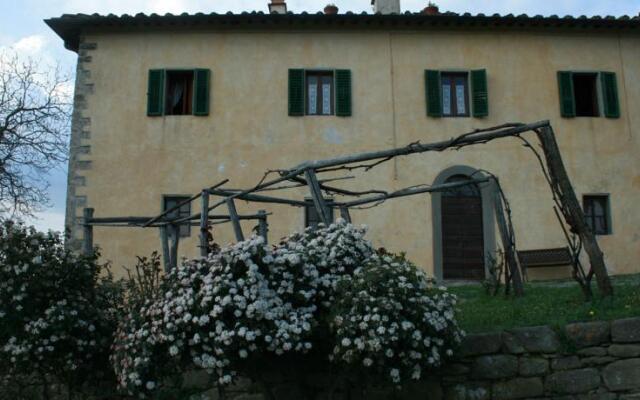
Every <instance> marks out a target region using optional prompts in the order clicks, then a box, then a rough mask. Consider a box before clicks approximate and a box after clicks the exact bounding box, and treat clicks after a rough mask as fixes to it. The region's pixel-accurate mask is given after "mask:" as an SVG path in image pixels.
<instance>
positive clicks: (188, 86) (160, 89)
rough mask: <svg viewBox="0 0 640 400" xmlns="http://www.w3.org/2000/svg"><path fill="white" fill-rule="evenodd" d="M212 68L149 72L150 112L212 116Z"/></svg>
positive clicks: (156, 114) (149, 114) (148, 95)
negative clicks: (210, 108) (210, 85)
mask: <svg viewBox="0 0 640 400" xmlns="http://www.w3.org/2000/svg"><path fill="white" fill-rule="evenodd" d="M209 79H210V71H209V70H208V69H187V70H164V69H152V70H150V71H149V83H148V90H147V115H148V116H151V117H155V116H163V115H199V116H205V115H209Z"/></svg>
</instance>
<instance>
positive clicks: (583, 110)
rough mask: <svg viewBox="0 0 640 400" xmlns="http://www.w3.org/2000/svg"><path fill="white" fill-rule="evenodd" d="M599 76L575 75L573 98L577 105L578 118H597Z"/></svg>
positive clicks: (598, 112)
mask: <svg viewBox="0 0 640 400" xmlns="http://www.w3.org/2000/svg"><path fill="white" fill-rule="evenodd" d="M597 78H598V74H573V96H574V101H575V104H576V117H597V116H599V115H600V111H599V108H598V85H597Z"/></svg>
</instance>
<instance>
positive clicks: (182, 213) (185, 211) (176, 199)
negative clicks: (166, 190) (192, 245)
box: [162, 196, 191, 237]
mask: <svg viewBox="0 0 640 400" xmlns="http://www.w3.org/2000/svg"><path fill="white" fill-rule="evenodd" d="M188 199H189V196H164V197H163V202H162V210H163V211H166V210H169V209H171V208H173V207H175V206H177V205H178V204H180V203H182V202H184V201H186V200H188ZM190 215H191V203H190V202H189V203H187V204H183V205H182V206H180V208H178V209H176V210H174V211H172V212H170V213H169V214H167V218H172V219H173V218H182V217H188V216H190ZM189 236H191V224H190V223H189V222H185V223H183V224H181V225H180V237H189Z"/></svg>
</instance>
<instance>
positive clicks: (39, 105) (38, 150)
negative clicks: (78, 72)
mask: <svg viewBox="0 0 640 400" xmlns="http://www.w3.org/2000/svg"><path fill="white" fill-rule="evenodd" d="M68 83H69V78H68V77H65V76H63V75H62V74H61V73H60V71H59V68H58V67H57V66H56V67H47V66H45V65H42V64H41V63H40V62H38V61H37V60H34V59H31V58H27V59H24V58H23V57H20V56H19V55H18V54H17V53H15V52H13V51H12V50H5V51H2V52H0V212H2V213H12V214H17V215H31V214H33V212H35V211H38V210H39V209H41V208H43V207H44V206H46V205H47V204H48V202H49V196H48V194H47V188H48V183H47V180H46V176H47V173H48V172H49V171H50V170H51V168H54V167H55V166H57V165H59V164H60V163H61V162H63V161H65V160H66V158H67V136H68V132H69V126H70V117H71V95H70V93H68V90H66V89H67V88H68Z"/></svg>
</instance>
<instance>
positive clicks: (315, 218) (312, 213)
mask: <svg viewBox="0 0 640 400" xmlns="http://www.w3.org/2000/svg"><path fill="white" fill-rule="evenodd" d="M306 201H307V202H309V203H310V204H309V205H308V206H306V207H305V208H304V226H305V228H307V227H312V228H313V229H315V228H317V227H318V224H319V223H321V222H322V219H321V218H320V215H319V214H318V211H317V210H316V207H315V205H314V204H313V202H312V200H311V199H306ZM325 201H326V202H327V203H328V204H331V203H332V202H333V200H331V199H329V200H326V199H325ZM329 216H330V219H331V222H333V220H334V216H333V207H329Z"/></svg>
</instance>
